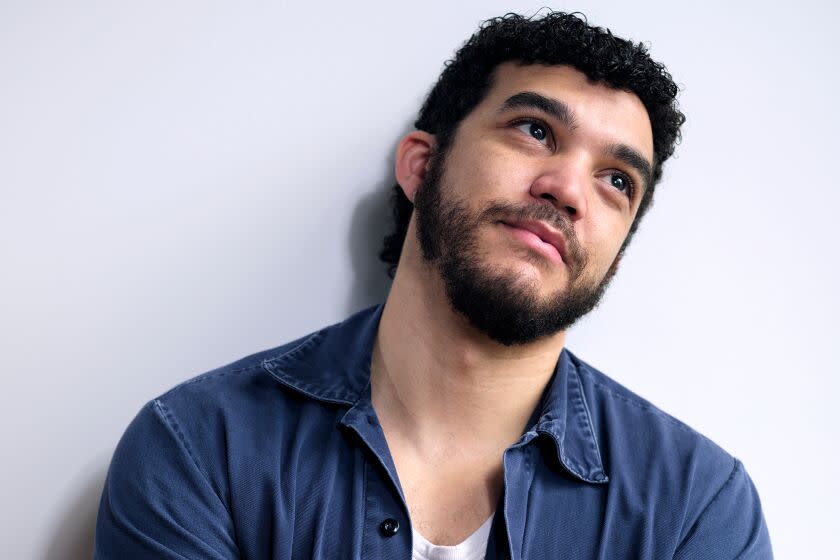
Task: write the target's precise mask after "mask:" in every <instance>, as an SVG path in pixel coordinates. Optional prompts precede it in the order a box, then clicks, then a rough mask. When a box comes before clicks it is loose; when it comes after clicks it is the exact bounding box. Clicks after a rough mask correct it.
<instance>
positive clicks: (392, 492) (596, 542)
mask: <svg viewBox="0 0 840 560" xmlns="http://www.w3.org/2000/svg"><path fill="white" fill-rule="evenodd" d="M381 311H382V308H381V306H379V307H375V308H372V309H368V310H366V311H363V312H361V313H359V314H357V315H354V316H353V317H351V318H349V319H348V320H346V321H345V322H343V323H340V324H338V325H333V326H331V327H327V328H325V329H323V330H321V331H318V332H316V333H313V334H311V335H309V336H306V337H304V338H302V339H299V340H296V341H294V342H291V343H289V344H286V345H284V346H281V347H279V348H276V349H274V350H269V351H266V352H262V353H260V354H255V355H253V356H250V357H248V358H244V359H242V360H240V361H238V362H236V363H233V364H231V365H229V366H226V367H223V368H221V369H218V370H215V371H211V372H209V373H206V374H204V375H202V376H199V377H197V378H195V379H192V380H191V381H187V382H186V383H183V384H182V385H179V386H178V387H176V388H174V389H172V390H171V391H169V392H168V393H166V394H164V395H163V396H161V397H160V398H158V399H155V400H153V401H152V402H150V403H149V404H148V405H147V406H146V407H145V408H143V409H142V410H141V411H140V413H139V414H138V415H137V417H136V418H135V419H134V421H133V422H132V423H131V425H130V426H129V427H128V429H127V430H126V432H125V435H124V436H123V437H122V439H121V441H120V443H119V445H118V446H117V449H116V451H115V453H114V458H113V460H112V462H111V467H110V469H109V471H108V479H107V481H106V483H105V489H104V491H103V494H102V501H101V504H100V510H99V517H98V519H97V525H96V551H95V557H96V558H99V559H105V558H108V559H121V560H131V559H140V558H164V559H176V558H177V559H184V558H187V559H230V558H243V559H252V560H256V559H277V560H280V559H284V560H285V559H295V560H303V559H310V558H324V559H345V558H346V559H363V558H364V559H388V560H391V559H405V560H408V559H409V558H410V557H411V525H410V523H411V522H410V519H409V514H408V510H407V508H406V504H405V500H404V499H403V493H402V490H401V489H400V483H399V479H398V478H397V472H396V469H395V468H394V463H393V461H392V459H391V456H390V453H389V451H388V445H387V444H386V442H385V436H384V435H383V432H382V428H381V426H380V424H379V421H378V420H377V417H376V412H375V411H374V409H373V406H372V405H371V398H370V356H371V350H372V347H373V341H374V338H375V335H376V330H377V327H378V324H379V317H380V315H381ZM503 464H504V491H503V496H502V499H501V500H500V502H499V504H498V509H497V511H496V515H495V518H494V522H493V528H492V531H491V535H490V540H489V543H488V550H487V558H488V559H493V560H495V559H502V558H505V559H507V558H510V559H525V560H532V559H540V558H546V559H549V558H550V559H564V560H565V559H569V560H571V559H589V558H598V559H604V560H607V559H609V560H618V559H639V558H645V559H663V558H668V559H671V558H673V559H680V560H688V559H703V560H715V559H734V558H741V559H746V558H748V559H753V558H755V559H767V558H771V557H772V553H771V550H770V541H769V537H768V534H767V527H766V525H765V523H764V518H763V516H762V513H761V506H760V504H759V499H758V495H757V494H756V490H755V488H754V486H753V484H752V482H751V481H750V479H749V477H748V476H747V473H746V472H745V471H744V467H743V466H742V465H741V463H740V462H739V461H738V460H737V459H734V458H733V457H731V456H730V455H728V454H727V453H726V452H724V451H723V450H722V449H720V448H719V447H718V446H717V445H715V444H714V443H712V442H711V441H709V440H708V439H706V438H705V437H703V436H702V435H700V434H698V433H697V432H695V431H694V430H692V429H691V428H689V427H687V426H686V425H684V424H682V423H680V422H679V421H677V420H675V419H674V418H672V417H670V416H668V415H667V414H665V413H663V412H662V411H660V410H658V409H657V408H656V407H654V406H653V405H651V404H650V403H648V402H647V401H645V400H643V399H641V398H640V397H638V396H636V395H634V394H633V393H631V392H630V391H628V390H627V389H625V388H623V387H622V386H620V385H619V384H617V383H615V382H614V381H612V380H611V379H609V378H608V377H606V376H605V375H604V374H602V373H600V372H598V371H596V370H595V369H593V368H592V367H590V366H589V365H587V364H586V363H584V362H582V361H581V360H579V359H578V358H577V357H575V356H574V355H572V354H571V353H570V352H568V351H566V350H564V351H563V352H562V353H561V354H560V357H559V359H558V362H557V368H556V371H555V374H554V376H553V377H552V380H551V382H550V384H549V385H548V387H547V388H546V390H545V393H544V396H543V398H542V402H541V404H540V405H539V407H538V408H537V410H535V411H534V415H533V422H532V423H531V425H530V426H529V427H528V428H527V430H526V431H525V433H524V434H522V437H521V438H520V439H519V440H518V441H517V442H516V443H514V444H513V445H511V446H510V447H509V448H508V449H507V450H506V451H505V452H504V456H503Z"/></svg>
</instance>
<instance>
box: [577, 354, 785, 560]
mask: <svg viewBox="0 0 840 560" xmlns="http://www.w3.org/2000/svg"><path fill="white" fill-rule="evenodd" d="M571 358H572V362H573V364H574V365H575V371H576V373H577V374H578V378H579V380H580V383H581V388H582V391H583V393H584V395H585V400H586V406H587V407H589V413H590V416H591V418H592V423H593V427H594V430H595V433H596V434H597V436H596V437H597V440H598V444H599V446H600V448H601V452H602V455H603V460H604V463H605V468H606V470H607V473H608V476H609V477H610V486H612V487H613V488H612V491H614V492H618V493H620V494H621V495H622V496H623V499H624V500H626V501H627V503H628V505H629V507H631V508H636V509H638V510H639V511H645V512H648V513H647V514H648V515H651V514H652V513H651V512H654V511H660V512H668V516H669V517H671V518H673V520H679V521H680V523H679V526H680V528H681V529H680V540H681V542H682V543H683V545H684V547H686V546H688V544H689V543H691V546H692V547H695V546H700V549H698V550H702V546H710V544H709V542H710V541H708V540H706V537H707V536H708V537H709V538H714V536H713V535H714V533H715V531H717V532H718V535H721V534H729V535H732V536H733V538H734V536H737V539H735V540H737V542H738V543H739V546H744V547H751V546H752V544H750V543H753V544H754V545H755V546H756V547H757V548H756V550H762V551H768V550H769V540H768V539H767V536H766V534H767V530H766V526H765V524H764V519H763V514H762V512H761V504H760V501H759V498H758V494H757V492H756V489H755V487H754V485H753V483H752V481H751V480H750V478H749V475H748V474H747V472H746V470H745V469H744V466H743V464H742V463H741V461H739V460H738V459H736V458H735V457H734V456H732V455H731V454H730V453H728V452H727V451H725V450H724V449H723V448H721V447H720V446H719V445H718V444H716V443H715V442H714V441H712V440H711V439H709V438H708V437H706V436H705V435H703V434H701V433H700V432H698V431H697V430H695V429H693V428H692V427H690V426H688V425H687V424H685V423H684V422H682V421H680V420H678V419H677V418H675V417H673V416H671V415H670V414H668V413H666V412H664V411H663V410H661V409H660V408H658V407H657V406H655V405H654V404H652V403H651V402H650V401H648V400H647V399H644V398H643V397H640V396H639V395H637V394H636V393H634V392H633V391H631V390H629V389H627V388H626V387H624V386H623V385H621V384H620V383H618V382H616V381H615V380H613V379H612V378H610V377H608V376H607V375H605V374H604V373H603V372H601V371H599V370H598V369H596V368H594V367H592V366H591V365H589V364H587V363H586V362H584V361H583V360H580V359H579V358H577V357H575V356H571ZM710 409H713V407H712V406H711V405H710ZM734 542H735V541H734V540H733V543H734ZM698 543H700V544H698ZM733 546H734V544H733ZM743 550H747V548H744V549H743ZM762 554H764V553H762ZM687 557H693V556H687ZM746 557H750V558H752V557H757V558H767V557H769V556H765V555H759V556H751V555H747V556H746Z"/></svg>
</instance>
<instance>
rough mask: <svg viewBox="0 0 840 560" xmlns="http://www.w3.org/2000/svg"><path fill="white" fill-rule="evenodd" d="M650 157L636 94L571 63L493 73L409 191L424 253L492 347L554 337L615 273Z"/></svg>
mask: <svg viewBox="0 0 840 560" xmlns="http://www.w3.org/2000/svg"><path fill="white" fill-rule="evenodd" d="M652 160H653V136H652V131H651V127H650V120H649V118H648V114H647V111H646V110H645V108H644V106H643V105H642V102H641V101H640V100H639V99H638V97H636V96H635V95H634V94H632V93H629V92H625V91H620V90H615V89H611V88H608V87H607V86H605V85H602V84H595V83H592V82H590V81H589V80H588V79H587V78H586V76H585V75H584V74H582V73H581V72H579V71H577V70H575V69H573V68H571V67H566V66H551V67H549V66H539V65H531V66H518V65H515V64H512V63H506V64H503V65H501V66H499V68H497V70H496V72H495V74H494V85H493V87H492V88H491V89H490V91H489V92H488V94H487V96H486V97H485V99H484V100H483V101H482V102H481V103H480V104H479V105H478V106H477V107H476V108H475V109H474V110H473V111H472V112H471V113H470V114H469V115H468V116H467V117H466V118H465V119H464V120H463V121H462V122H461V124H460V126H459V128H458V130H457V132H456V134H455V137H454V139H453V141H452V143H451V145H450V147H449V149H448V151H447V152H446V154H444V157H443V158H433V159H432V160H431V162H430V164H429V169H428V170H427V176H426V180H425V182H424V184H423V185H422V186H421V187H420V189H419V190H418V192H417V194H416V197H415V208H416V220H417V234H418V239H419V242H420V247H421V250H422V253H423V256H424V258H425V259H426V260H427V261H428V262H429V263H431V264H436V265H437V267H438V269H439V271H440V274H441V277H442V278H443V280H444V284H445V287H446V292H447V296H448V297H449V300H450V303H451V304H452V306H453V308H454V309H455V310H456V311H458V312H460V313H462V314H463V315H465V316H466V317H467V318H468V319H469V320H470V322H471V323H472V324H473V325H474V326H475V327H477V328H478V329H479V330H481V331H483V332H484V333H485V334H487V335H488V336H489V337H490V338H492V339H494V340H496V341H498V342H500V343H502V344H508V345H510V344H524V343H528V342H531V341H533V340H537V339H539V338H542V337H545V336H549V335H552V334H555V333H556V332H558V331H561V330H565V329H566V328H568V327H569V326H570V325H571V324H572V323H573V322H574V321H575V320H577V319H578V318H579V317H580V316H582V315H584V314H585V313H587V312H588V311H589V310H591V309H592V308H593V307H594V306H595V305H596V304H597V303H598V301H599V299H600V298H601V296H602V294H603V292H604V289H605V288H606V286H607V283H608V282H609V280H610V278H611V277H612V275H613V273H614V272H615V265H616V264H617V259H618V256H619V254H618V253H619V250H620V248H621V245H622V242H623V241H624V239H625V238H626V236H627V234H628V232H629V230H630V226H631V224H632V222H633V218H634V217H635V215H636V211H637V209H638V205H639V201H640V200H641V195H642V193H643V189H645V188H646V187H647V183H648V182H649V180H650V172H651V171H650V169H651V166H652Z"/></svg>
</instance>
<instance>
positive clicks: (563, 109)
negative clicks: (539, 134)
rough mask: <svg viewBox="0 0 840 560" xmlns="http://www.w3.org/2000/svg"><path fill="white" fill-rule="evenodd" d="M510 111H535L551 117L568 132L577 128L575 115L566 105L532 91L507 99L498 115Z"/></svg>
mask: <svg viewBox="0 0 840 560" xmlns="http://www.w3.org/2000/svg"><path fill="white" fill-rule="evenodd" d="M511 109H537V110H539V111H542V112H543V113H546V114H547V115H551V116H552V117H554V118H555V119H557V120H558V121H560V122H561V123H563V126H565V127H566V128H568V129H569V130H574V129H575V128H577V122H576V121H575V114H574V112H572V110H571V109H570V108H569V106H568V105H566V104H565V103H563V102H562V101H560V100H559V99H552V98H550V97H546V96H544V95H540V94H539V93H534V92H533V91H523V92H521V93H517V94H516V95H511V96H510V97H508V98H507V99H506V100H505V102H504V103H502V106H501V107H500V108H499V112H500V113H504V112H505V111H510V110H511Z"/></svg>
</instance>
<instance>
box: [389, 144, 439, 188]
mask: <svg viewBox="0 0 840 560" xmlns="http://www.w3.org/2000/svg"><path fill="white" fill-rule="evenodd" d="M434 148H435V137H434V135H432V134H429V133H428V132H424V131H422V130H415V131H413V132H409V133H408V134H406V135H405V136H404V137H403V139H402V140H400V143H399V145H398V146H397V157H396V162H395V163H394V172H395V174H396V176H397V183H398V184H399V185H400V188H402V190H403V193H405V196H406V197H407V198H408V200H410V201H411V202H414V195H415V194H416V193H417V190H418V189H419V188H420V185H422V184H423V179H425V177H426V169H428V166H429V159H430V158H431V157H432V152H433V151H434Z"/></svg>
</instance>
